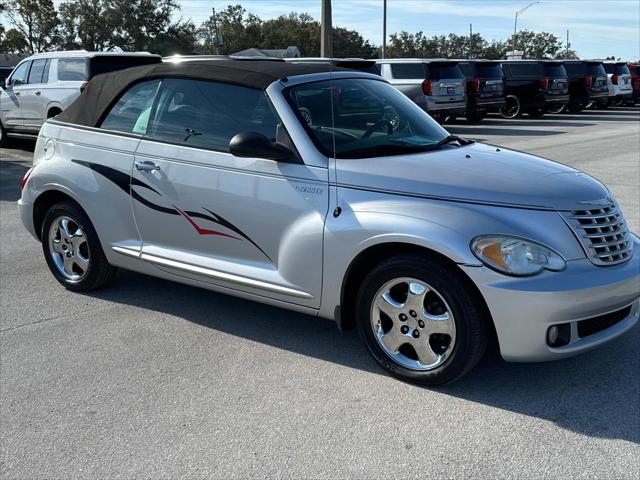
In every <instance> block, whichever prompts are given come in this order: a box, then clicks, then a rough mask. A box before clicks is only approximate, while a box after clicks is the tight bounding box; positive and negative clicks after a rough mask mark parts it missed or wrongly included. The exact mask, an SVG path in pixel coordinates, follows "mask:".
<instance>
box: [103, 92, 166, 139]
mask: <svg viewBox="0 0 640 480" xmlns="http://www.w3.org/2000/svg"><path fill="white" fill-rule="evenodd" d="M159 83H160V80H151V81H148V82H142V83H138V84H136V85H134V86H133V87H131V88H129V90H127V91H126V92H125V93H124V95H122V96H121V97H120V99H119V100H118V101H117V102H116V104H115V105H114V106H113V107H112V108H111V110H110V111H109V113H108V114H107V116H106V117H105V119H104V120H103V121H102V124H101V125H100V128H104V129H105V130H115V131H116V132H125V133H137V134H139V135H144V134H145V133H146V131H147V125H148V123H149V115H150V113H151V107H152V105H153V99H154V98H155V93H156V91H157V90H158V84H159Z"/></svg>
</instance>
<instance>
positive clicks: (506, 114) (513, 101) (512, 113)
mask: <svg viewBox="0 0 640 480" xmlns="http://www.w3.org/2000/svg"><path fill="white" fill-rule="evenodd" d="M500 115H502V116H503V118H518V117H519V116H520V115H522V107H521V105H520V99H519V98H518V97H516V96H515V95H507V97H506V98H505V102H504V105H503V106H502V108H501V109H500Z"/></svg>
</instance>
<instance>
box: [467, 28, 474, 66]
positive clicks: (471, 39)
mask: <svg viewBox="0 0 640 480" xmlns="http://www.w3.org/2000/svg"><path fill="white" fill-rule="evenodd" d="M472 41H473V23H470V24H469V55H467V58H471V57H472V56H473V55H472V54H471V52H472V51H473V48H472V47H473V45H472V43H471V42H472Z"/></svg>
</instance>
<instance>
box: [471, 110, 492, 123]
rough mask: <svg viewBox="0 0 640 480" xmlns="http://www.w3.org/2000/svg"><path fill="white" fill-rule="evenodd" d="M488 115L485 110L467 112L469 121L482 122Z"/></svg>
mask: <svg viewBox="0 0 640 480" xmlns="http://www.w3.org/2000/svg"><path fill="white" fill-rule="evenodd" d="M486 116H487V114H486V113H484V112H482V113H478V112H474V113H467V115H466V118H467V122H469V123H480V122H481V121H482V120H484V119H485V117H486Z"/></svg>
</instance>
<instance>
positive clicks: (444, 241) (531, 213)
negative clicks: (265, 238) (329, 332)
mask: <svg viewBox="0 0 640 480" xmlns="http://www.w3.org/2000/svg"><path fill="white" fill-rule="evenodd" d="M340 196H341V201H340V204H341V208H342V212H341V214H340V215H339V216H338V217H337V218H333V217H329V219H328V220H327V223H326V229H325V243H324V246H325V248H324V255H325V256H324V259H325V260H324V270H323V293H322V304H321V308H320V312H319V314H320V316H322V317H325V318H333V317H334V315H335V309H336V307H337V306H339V305H340V303H341V298H342V293H343V292H342V285H343V280H344V278H345V276H346V274H347V272H348V271H349V268H350V266H351V264H352V262H353V261H354V259H356V258H357V257H358V256H359V255H360V254H361V253H362V252H364V251H365V250H367V249H368V248H370V247H372V246H376V245H381V244H385V243H404V244H408V245H411V246H416V247H422V248H425V249H429V250H432V251H434V252H437V253H439V254H441V255H443V256H445V257H447V258H448V259H450V260H451V261H453V262H455V263H457V264H460V265H468V266H479V265H481V263H480V262H479V260H478V259H477V258H476V257H475V255H473V253H472V252H471V248H470V243H471V241H472V240H473V238H475V237H476V236H478V235H483V234H491V233H493V234H500V233H502V234H510V235H516V236H519V237H525V238H530V239H532V240H536V241H538V242H541V243H543V244H546V245H548V246H550V247H551V248H553V249H554V250H556V251H558V252H560V253H561V254H562V255H563V256H564V258H565V259H566V260H575V259H582V258H585V255H584V251H583V250H582V248H581V247H580V245H579V243H578V242H577V240H576V238H575V237H574V236H573V233H572V232H571V230H570V229H569V227H568V226H567V225H566V224H565V223H564V221H563V220H562V218H561V217H560V215H559V214H558V213H557V212H553V211H542V210H526V209H521V208H508V207H496V206H488V205H478V204H471V203H462V202H451V201H441V200H433V199H426V198H414V197H404V196H401V195H391V194H381V193H376V192H362V191H356V190H345V191H341V195H340ZM342 205H344V206H342ZM389 254H390V255H392V254H393V252H392V251H390V252H389Z"/></svg>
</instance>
